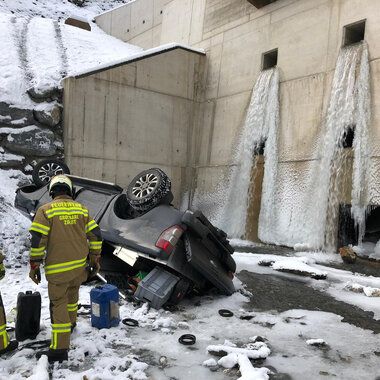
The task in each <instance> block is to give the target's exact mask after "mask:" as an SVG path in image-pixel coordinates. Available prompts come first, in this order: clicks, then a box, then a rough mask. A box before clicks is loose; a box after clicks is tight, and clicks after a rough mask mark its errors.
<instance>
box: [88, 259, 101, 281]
mask: <svg viewBox="0 0 380 380" xmlns="http://www.w3.org/2000/svg"><path fill="white" fill-rule="evenodd" d="M99 271H100V264H99V256H95V255H90V263H89V267H88V276H89V277H94V276H96V275H97V274H98V273H99Z"/></svg>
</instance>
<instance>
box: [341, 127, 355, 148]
mask: <svg viewBox="0 0 380 380" xmlns="http://www.w3.org/2000/svg"><path fill="white" fill-rule="evenodd" d="M354 137H355V125H350V126H349V127H348V128H347V129H346V130H345V131H344V134H343V139H342V147H343V148H352V144H353V142H354Z"/></svg>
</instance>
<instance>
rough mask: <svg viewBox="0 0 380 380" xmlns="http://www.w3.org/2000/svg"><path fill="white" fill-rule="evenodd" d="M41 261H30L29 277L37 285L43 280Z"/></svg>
mask: <svg viewBox="0 0 380 380" xmlns="http://www.w3.org/2000/svg"><path fill="white" fill-rule="evenodd" d="M40 265H41V263H36V262H34V261H31V262H30V272H29V277H30V278H31V279H32V281H33V282H35V283H36V284H37V285H38V284H39V283H40V282H41V271H40Z"/></svg>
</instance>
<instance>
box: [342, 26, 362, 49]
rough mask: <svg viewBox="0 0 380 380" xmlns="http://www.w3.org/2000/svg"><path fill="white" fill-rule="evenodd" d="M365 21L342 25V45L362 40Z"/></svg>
mask: <svg viewBox="0 0 380 380" xmlns="http://www.w3.org/2000/svg"><path fill="white" fill-rule="evenodd" d="M365 22H366V20H361V21H357V22H354V23H353V24H349V25H346V26H344V28H343V46H347V45H351V44H355V43H358V42H360V41H363V40H364V34H365Z"/></svg>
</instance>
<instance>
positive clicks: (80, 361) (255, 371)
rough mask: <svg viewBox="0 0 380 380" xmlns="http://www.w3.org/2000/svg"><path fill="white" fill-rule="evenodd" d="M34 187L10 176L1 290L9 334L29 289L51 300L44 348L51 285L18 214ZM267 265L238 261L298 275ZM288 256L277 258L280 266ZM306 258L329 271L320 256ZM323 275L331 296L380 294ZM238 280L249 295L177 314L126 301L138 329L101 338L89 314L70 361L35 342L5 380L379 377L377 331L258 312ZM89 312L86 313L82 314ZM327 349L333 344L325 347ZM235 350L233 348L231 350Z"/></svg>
mask: <svg viewBox="0 0 380 380" xmlns="http://www.w3.org/2000/svg"><path fill="white" fill-rule="evenodd" d="M26 180H27V178H26V177H25V176H24V175H22V174H20V173H19V172H16V171H5V170H0V183H2V184H6V186H1V187H0V199H1V203H0V223H1V224H0V228H1V229H0V236H1V244H2V245H3V249H4V253H5V255H6V262H5V264H6V269H7V272H6V276H5V279H4V280H3V281H1V282H0V288H1V291H2V296H3V300H4V305H5V309H6V312H7V315H8V325H9V326H12V325H13V324H14V321H15V310H14V308H15V307H16V301H17V294H18V293H19V292H21V291H22V292H25V291H26V290H32V291H39V292H40V293H41V295H42V314H41V332H40V333H39V335H38V336H37V340H45V339H49V338H50V319H49V308H48V304H49V301H48V296H47V283H46V280H45V278H44V276H43V280H42V283H41V284H40V285H38V286H37V285H35V284H34V283H33V282H32V281H31V280H30V279H29V278H28V271H29V268H28V263H27V261H28V239H27V236H28V233H27V231H28V228H29V226H30V221H29V220H28V219H27V218H25V217H24V216H23V215H21V214H20V213H19V212H18V211H17V210H16V209H14V207H13V206H12V204H13V200H14V195H15V194H14V191H15V189H16V188H17V186H18V185H19V184H20V183H22V182H25V181H26ZM262 257H263V255H257V254H252V253H251V254H247V253H235V254H234V258H235V260H236V261H237V264H238V272H239V271H241V270H243V269H244V270H249V271H253V272H256V271H258V272H261V273H268V274H271V275H276V276H289V277H292V278H294V275H290V274H284V273H279V272H276V271H274V270H273V269H271V268H269V267H261V266H259V265H258V261H259V260H260V258H262ZM283 258H284V257H283V256H278V257H277V258H276V257H275V256H273V257H272V259H274V260H277V259H278V260H280V259H281V260H282V259H283ZM293 260H296V259H293ZM297 260H298V261H300V262H305V263H308V265H311V266H315V268H317V269H320V270H322V269H321V266H319V265H318V264H315V263H313V260H312V259H311V258H307V257H305V258H303V259H297ZM323 270H326V271H327V272H328V277H327V279H328V280H323V281H322V282H323V283H324V284H325V285H324V286H325V287H327V288H328V287H329V286H339V287H342V288H343V287H344V286H345V285H347V282H348V281H350V280H351V281H353V282H354V283H356V284H361V285H363V286H364V285H365V286H372V287H374V288H376V287H379V286H380V284H379V283H378V281H379V279H375V278H371V277H358V276H354V275H353V274H352V273H350V272H345V271H339V270H333V269H331V268H326V267H323ZM237 276H239V275H237ZM234 281H235V286H236V288H237V289H238V290H239V291H238V292H236V293H235V294H234V295H232V296H231V297H225V296H219V295H215V294H212V293H210V294H209V295H205V296H202V297H199V296H194V297H192V298H188V299H185V300H184V301H183V302H182V303H181V304H180V305H179V306H178V308H177V309H176V310H173V311H168V310H163V309H160V310H155V309H150V308H149V307H148V305H147V304H140V305H135V304H132V303H129V302H126V301H122V302H121V307H120V315H121V318H122V319H123V318H133V319H136V320H137V321H138V322H139V326H138V327H129V326H126V325H124V324H120V325H119V326H118V327H116V328H112V329H103V330H97V329H95V328H92V327H91V322H90V318H89V316H88V315H80V316H79V317H78V325H77V329H76V330H75V332H74V334H73V336H72V340H71V350H70V352H69V362H67V363H62V364H55V365H54V366H52V367H50V366H49V365H48V364H47V362H46V358H44V357H42V358H41V359H40V360H39V361H37V359H35V356H34V355H35V350H33V349H30V348H22V346H23V345H24V344H27V343H30V341H25V342H20V349H19V351H18V352H17V353H16V354H14V355H8V356H7V357H0V379H7V380H16V379H17V380H20V379H23V378H30V379H36V380H37V379H38V380H41V379H42V380H44V379H58V378H64V379H69V380H82V379H83V378H84V376H86V377H87V379H88V380H97V379H102V380H103V379H105V380H108V379H110V380H113V379H135V380H143V379H154V380H168V379H180V380H188V379H189V380H190V379H193V378H199V379H211V380H212V379H226V378H230V379H238V378H241V379H245V380H247V379H249V380H263V379H268V376H271V375H272V372H273V371H277V372H278V373H287V374H289V375H290V376H291V378H292V379H294V380H304V379H305V375H306V374H307V376H308V377H309V378H312V379H326V378H337V379H345V380H346V379H347V380H350V379H355V380H357V379H370V378H375V377H376V376H377V375H378V373H377V369H378V357H377V356H376V355H375V354H374V352H380V341H379V339H378V336H377V335H375V334H373V333H372V332H371V331H369V330H362V329H360V328H357V327H355V326H352V325H350V324H348V323H342V322H341V319H342V317H340V316H338V315H334V314H332V313H325V312H316V311H308V310H288V311H286V312H283V313H277V312H275V311H272V312H258V311H257V310H255V309H254V308H253V309H252V308H251V307H250V306H248V302H247V301H248V298H247V295H248V292H245V291H244V284H242V283H241V282H240V281H239V279H238V278H237V277H235V280H234ZM304 281H305V282H308V283H309V284H310V286H317V285H316V284H320V283H321V282H319V281H317V280H313V279H310V278H307V279H306V278H305V279H304ZM92 286H93V284H92V285H87V286H82V287H81V290H80V299H79V303H81V304H82V305H83V304H84V305H86V304H89V302H90V296H89V294H90V290H91V287H92ZM345 292H346V293H347V294H348V298H350V297H349V296H351V295H354V296H357V297H361V298H363V299H366V300H368V299H369V298H370V297H366V296H365V295H364V294H363V293H353V292H351V291H348V290H345ZM373 299H375V298H373ZM377 300H378V298H377ZM355 302H356V301H355ZM220 309H229V310H230V311H232V313H233V316H231V317H227V318H226V317H222V316H221V315H220V314H219V313H218V310H220ZM80 311H86V309H84V308H81V309H80ZM247 316H249V318H247ZM242 317H243V318H244V319H242ZM10 334H11V337H13V336H12V333H10ZM182 334H193V335H195V336H196V342H195V344H194V345H192V346H185V345H181V344H180V343H179V341H178V339H179V337H180V336H181V335H182ZM322 341H324V342H327V343H326V344H317V343H318V342H322ZM311 343H314V344H311ZM210 346H216V347H220V346H225V347H235V348H237V349H236V350H235V351H236V352H230V355H231V356H229V357H226V358H225V359H224V360H222V361H220V359H221V357H219V356H214V355H213V354H211V353H209V352H208V351H207V348H208V347H210ZM245 350H261V351H263V350H264V351H265V352H266V354H268V356H267V359H265V361H264V362H263V363H261V364H260V363H257V362H252V363H251V362H249V361H248V359H247V352H246V351H245ZM229 351H233V350H232V349H231V348H230V349H229ZM232 354H234V355H232ZM244 354H245V355H244ZM235 362H236V363H238V364H239V366H240V368H241V371H240V373H239V372H237V369H236V368H232V369H226V367H229V366H231V365H233V364H234V363H235ZM206 363H207V364H206ZM224 371H227V372H224ZM268 371H270V372H268Z"/></svg>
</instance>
